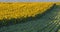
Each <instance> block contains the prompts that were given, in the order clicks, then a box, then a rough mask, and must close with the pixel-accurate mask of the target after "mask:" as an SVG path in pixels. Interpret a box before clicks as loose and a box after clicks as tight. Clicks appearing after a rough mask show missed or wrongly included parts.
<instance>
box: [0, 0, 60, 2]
mask: <svg viewBox="0 0 60 32" xmlns="http://www.w3.org/2000/svg"><path fill="white" fill-rule="evenodd" d="M0 2H60V0H0Z"/></svg>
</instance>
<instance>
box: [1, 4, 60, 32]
mask: <svg viewBox="0 0 60 32" xmlns="http://www.w3.org/2000/svg"><path fill="white" fill-rule="evenodd" d="M0 21H1V22H0V32H60V5H58V3H55V4H54V5H53V6H52V7H50V8H49V9H47V10H46V12H44V13H42V14H37V15H36V16H35V17H28V18H23V19H19V18H17V19H11V20H7V19H3V20H0ZM16 21H17V22H16ZM20 21H21V22H20ZM2 22H3V23H2ZM13 22H14V24H13ZM6 24H8V25H6Z"/></svg>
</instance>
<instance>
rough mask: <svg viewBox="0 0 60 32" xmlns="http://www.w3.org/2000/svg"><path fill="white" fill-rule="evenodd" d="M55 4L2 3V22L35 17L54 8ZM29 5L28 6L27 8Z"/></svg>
mask: <svg viewBox="0 0 60 32" xmlns="http://www.w3.org/2000/svg"><path fill="white" fill-rule="evenodd" d="M53 4H54V3H50V2H48V3H44V2H42V3H0V20H3V19H11V18H16V19H17V18H23V17H24V18H27V17H35V15H37V14H42V13H43V12H45V11H46V10H47V9H50V7H52V6H53ZM27 5H28V6H27Z"/></svg>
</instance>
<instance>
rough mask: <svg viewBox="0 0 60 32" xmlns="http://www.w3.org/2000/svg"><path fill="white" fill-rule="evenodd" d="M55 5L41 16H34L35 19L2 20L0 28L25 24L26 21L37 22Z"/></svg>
mask: <svg viewBox="0 0 60 32" xmlns="http://www.w3.org/2000/svg"><path fill="white" fill-rule="evenodd" d="M55 5H56V4H54V5H53V6H52V7H50V9H47V10H46V11H45V12H44V13H42V14H40V13H39V14H37V15H35V17H27V18H24V17H23V18H21V19H20V18H17V19H15V18H12V19H9V20H8V19H3V20H0V26H6V25H12V24H17V23H24V22H27V21H33V20H37V19H39V18H41V17H40V16H44V14H45V13H47V12H49V11H50V10H51V9H52V8H53V7H54V6H55Z"/></svg>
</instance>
